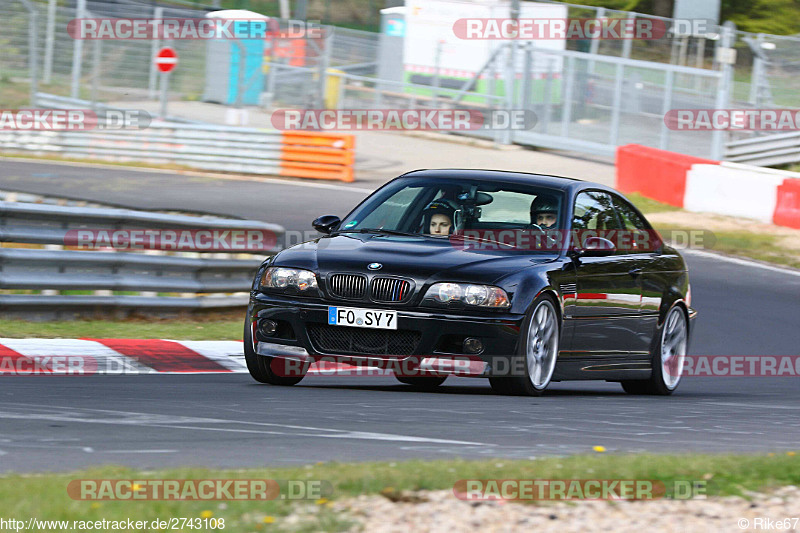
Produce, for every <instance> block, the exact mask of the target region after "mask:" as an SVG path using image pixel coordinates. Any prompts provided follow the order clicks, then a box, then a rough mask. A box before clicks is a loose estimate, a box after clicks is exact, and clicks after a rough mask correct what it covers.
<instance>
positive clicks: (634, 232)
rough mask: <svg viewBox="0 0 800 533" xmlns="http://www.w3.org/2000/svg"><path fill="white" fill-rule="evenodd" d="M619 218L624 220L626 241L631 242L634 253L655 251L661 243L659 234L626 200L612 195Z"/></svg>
mask: <svg viewBox="0 0 800 533" xmlns="http://www.w3.org/2000/svg"><path fill="white" fill-rule="evenodd" d="M611 197H612V199H613V201H614V207H615V208H616V210H617V214H618V215H619V219H620V220H621V221H622V225H623V228H622V229H624V230H625V233H626V234H625V235H623V236H622V238H624V241H625V242H629V243H630V250H631V251H632V253H642V252H653V251H655V250H656V249H657V248H658V246H659V245H660V238H659V237H658V234H657V233H656V232H655V231H653V230H652V228H651V227H650V225H649V224H648V223H647V221H646V220H644V219H643V218H642V217H641V216H640V215H639V213H637V212H636V210H635V209H634V208H633V206H631V204H630V203H628V202H627V201H626V200H624V199H622V198H620V197H619V196H616V195H611Z"/></svg>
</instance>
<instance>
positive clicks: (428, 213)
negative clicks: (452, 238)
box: [422, 199, 456, 235]
mask: <svg viewBox="0 0 800 533" xmlns="http://www.w3.org/2000/svg"><path fill="white" fill-rule="evenodd" d="M455 212H456V210H455V208H454V207H453V206H452V205H451V204H450V202H448V201H447V200H442V199H438V200H434V201H432V202H431V203H430V204H428V206H427V207H426V208H425V209H424V210H423V212H422V213H423V215H424V218H423V226H422V227H423V230H424V231H427V233H428V235H450V234H451V233H453V217H454V215H455Z"/></svg>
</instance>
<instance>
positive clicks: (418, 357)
mask: <svg viewBox="0 0 800 533" xmlns="http://www.w3.org/2000/svg"><path fill="white" fill-rule="evenodd" d="M329 306H348V307H369V304H367V305H364V304H353V303H345V302H335V303H334V302H321V301H318V300H315V301H309V300H304V299H297V298H295V299H293V298H285V297H274V296H272V295H266V294H263V293H253V294H252V295H251V298H250V306H249V309H248V316H249V318H250V323H251V328H252V329H251V331H252V339H253V348H254V351H255V352H256V353H257V354H259V355H262V356H267V357H273V358H277V359H285V360H291V361H300V362H304V363H312V362H315V361H332V362H336V363H345V364H350V365H355V366H372V367H383V368H391V369H394V370H402V371H404V372H406V371H408V372H411V373H415V372H419V373H420V374H423V375H424V374H425V373H432V374H458V375H464V376H475V377H479V376H486V375H489V374H491V373H492V370H493V368H496V367H498V366H502V365H504V364H510V361H511V358H512V357H513V354H515V353H516V352H517V343H518V341H519V332H520V327H521V325H522V321H523V318H524V316H523V315H516V314H511V313H503V312H496V311H490V312H487V313H486V315H484V316H476V315H475V314H459V313H455V312H453V311H452V310H450V309H441V310H439V309H434V308H429V309H424V308H419V307H415V308H402V307H399V306H398V307H396V308H392V309H391V310H394V311H397V331H404V332H416V334H417V335H418V339H419V340H418V342H417V343H416V346H415V347H414V349H413V350H412V351H410V353H404V354H392V353H365V352H364V351H363V350H361V351H358V352H345V351H341V350H336V351H326V350H325V349H323V348H322V347H321V346H320V345H319V342H317V343H315V342H314V341H313V339H312V337H311V335H310V334H309V326H312V327H314V326H316V327H327V328H342V329H347V330H353V329H362V328H345V327H343V326H329V325H328V307H329ZM376 308H377V306H376ZM382 308H383V309H389V308H386V307H382ZM264 320H273V321H276V322H278V323H279V324H281V327H280V328H279V331H281V332H282V333H283V335H281V336H279V337H274V336H270V337H268V336H265V335H264V334H263V333H262V332H260V331H259V327H258V326H259V325H260V324H261V323H262V321H264ZM287 324H288V325H289V326H290V328H291V329H290V330H289V329H287V328H286V325H287ZM365 329H366V328H365ZM290 331H291V335H288V333H289V332H290ZM369 331H372V332H382V331H387V330H372V329H370V330H369ZM463 337H472V338H477V339H479V340H480V341H481V342H482V344H483V350H482V351H481V352H480V353H478V354H467V353H465V352H464V351H463V350H461V351H459V350H454V349H448V348H452V347H453V343H452V342H449V343H447V342H445V341H448V340H450V339H460V338H463ZM444 344H446V346H444ZM443 348H445V349H443Z"/></svg>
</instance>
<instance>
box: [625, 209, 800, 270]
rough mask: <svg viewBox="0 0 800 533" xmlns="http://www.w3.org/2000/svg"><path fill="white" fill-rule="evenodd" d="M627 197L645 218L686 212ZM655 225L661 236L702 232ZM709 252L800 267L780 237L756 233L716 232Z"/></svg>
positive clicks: (688, 227) (796, 258)
mask: <svg viewBox="0 0 800 533" xmlns="http://www.w3.org/2000/svg"><path fill="white" fill-rule="evenodd" d="M627 197H628V198H629V199H630V200H631V202H633V204H634V205H635V206H636V207H638V208H639V210H640V211H642V213H644V214H645V215H647V214H648V213H659V212H664V211H683V210H682V209H680V208H679V207H675V206H671V205H669V204H665V203H661V202H658V201H656V200H651V199H650V198H646V197H644V196H642V195H641V194H639V193H633V194H628V195H627ZM687 218H688V219H689V220H691V214H689V213H687ZM653 226H654V227H655V228H656V229H657V230H658V231H659V232H661V233H667V232H669V231H671V230H684V231H688V230H696V229H702V228H692V227H690V226H688V225H686V226H684V225H676V224H655V223H654V224H653ZM706 249H708V250H711V251H716V252H722V253H724V254H729V255H736V256H739V257H744V258H747V259H756V260H758V261H764V262H767V263H773V264H776V265H781V266H788V267H792V268H800V254H798V253H797V251H796V250H792V249H787V248H785V247H784V246H783V245H781V242H780V237H778V236H776V235H767V234H764V233H755V232H752V231H715V232H713V239H711V241H710V242H709V244H708V245H707V246H706Z"/></svg>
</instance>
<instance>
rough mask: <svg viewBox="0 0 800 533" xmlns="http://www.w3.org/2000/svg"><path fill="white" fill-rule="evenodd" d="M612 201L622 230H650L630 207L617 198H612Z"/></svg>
mask: <svg viewBox="0 0 800 533" xmlns="http://www.w3.org/2000/svg"><path fill="white" fill-rule="evenodd" d="M611 198H612V199H613V200H614V207H615V208H616V209H617V214H618V215H619V218H620V220H621V221H622V225H623V226H624V227H623V228H622V229H627V230H637V229H638V230H648V229H650V228H649V227H648V225H647V223H646V222H645V221H644V220H642V217H640V216H639V214H638V213H637V212H636V211H635V210H634V209H633V207H631V205H630V204H629V203H628V202H626V201H625V200H623V199H622V198H620V197H619V196H612V197H611Z"/></svg>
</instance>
